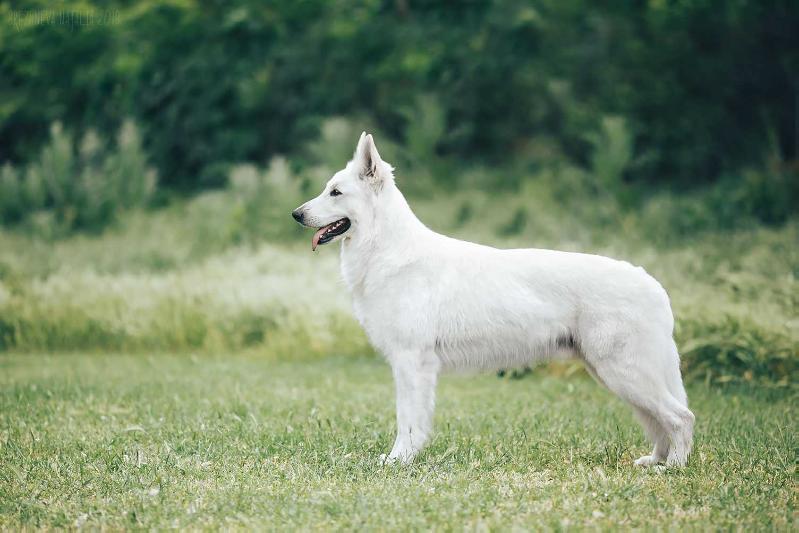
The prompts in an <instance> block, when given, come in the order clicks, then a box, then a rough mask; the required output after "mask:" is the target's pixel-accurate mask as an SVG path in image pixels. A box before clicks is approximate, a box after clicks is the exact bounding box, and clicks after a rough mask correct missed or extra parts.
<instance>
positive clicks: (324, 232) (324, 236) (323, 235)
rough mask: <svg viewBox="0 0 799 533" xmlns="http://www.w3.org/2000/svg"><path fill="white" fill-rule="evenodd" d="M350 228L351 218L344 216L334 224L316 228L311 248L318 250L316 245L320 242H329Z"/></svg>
mask: <svg viewBox="0 0 799 533" xmlns="http://www.w3.org/2000/svg"><path fill="white" fill-rule="evenodd" d="M348 229H350V219H348V218H342V219H340V220H336V221H335V222H333V223H332V224H328V225H327V226H322V227H321V228H319V229H318V230H316V233H314V235H313V239H311V250H316V247H317V246H318V245H320V244H327V243H329V242H330V241H332V240H333V239H335V238H336V237H338V236H339V235H342V234H344V233H345V232H346V231H347V230H348Z"/></svg>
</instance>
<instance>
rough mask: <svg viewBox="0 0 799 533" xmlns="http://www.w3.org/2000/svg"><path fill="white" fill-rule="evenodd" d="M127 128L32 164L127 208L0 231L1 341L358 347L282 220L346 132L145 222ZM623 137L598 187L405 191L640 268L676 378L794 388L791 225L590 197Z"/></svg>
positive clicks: (339, 302)
mask: <svg viewBox="0 0 799 533" xmlns="http://www.w3.org/2000/svg"><path fill="white" fill-rule="evenodd" d="M430 105H432V104H430ZM608 127H609V131H608V132H607V136H608V137H609V138H615V137H614V136H621V137H623V135H622V134H621V133H619V132H618V131H616V132H615V133H613V132H614V131H615V130H614V128H618V127H619V126H618V124H616V125H615V126H614V125H613V123H610V125H609V126H608ZM130 128H131V127H128V129H127V130H125V129H124V128H123V131H122V133H121V134H120V138H119V139H118V141H117V147H120V148H119V149H115V150H112V151H111V152H106V151H105V149H100V148H98V146H99V140H97V139H95V138H93V137H92V136H87V137H86V138H84V139H83V142H82V144H81V147H80V150H79V151H78V152H76V153H74V154H73V153H72V152H71V151H70V149H69V142H67V139H66V137H64V135H65V134H63V132H60V131H55V132H54V140H53V143H52V146H50V147H48V151H47V155H46V157H43V159H42V161H41V162H39V163H37V164H36V165H31V167H30V168H33V169H36V170H34V171H32V172H33V174H31V175H34V176H37V175H43V174H44V171H42V170H40V169H42V168H49V169H51V170H50V171H49V174H48V175H50V178H48V179H50V180H53V181H54V182H59V183H60V181H59V180H65V179H66V177H65V176H60V175H59V172H60V170H59V169H64V168H72V164H67V163H65V162H68V161H72V163H75V161H77V160H80V161H82V163H80V165H79V167H80V168H81V169H82V170H81V172H83V173H84V174H86V173H87V172H88V173H89V174H86V175H87V176H88V175H90V174H91V172H94V171H96V169H98V168H100V167H99V166H98V165H100V163H98V161H101V162H102V165H105V166H106V167H105V168H116V170H114V171H110V172H111V173H112V174H113V175H114V176H116V177H115V178H114V180H115V181H117V182H118V183H117V185H112V186H109V187H110V189H111V190H112V191H115V192H114V194H121V195H123V196H125V197H126V198H130V200H124V201H123V200H120V203H119V204H114V205H119V206H125V208H124V209H120V210H115V211H114V216H115V217H116V218H117V220H118V224H115V225H114V226H113V227H111V228H108V229H106V230H105V231H103V232H102V233H99V234H75V235H72V236H69V237H68V238H63V239H60V240H57V241H55V242H53V241H52V240H50V239H49V238H48V236H47V235H42V234H41V233H36V232H33V233H31V232H25V231H18V230H10V231H9V230H3V231H0V349H6V350H18V351H32V350H52V351H58V350H77V349H80V350H123V351H141V350H177V351H198V350H201V351H220V350H252V351H257V352H260V353H263V354H268V355H269V356H271V357H275V358H297V357H307V356H309V355H310V356H322V355H326V354H332V353H363V352H368V351H369V350H370V349H369V347H368V343H367V342H366V339H365V336H364V335H363V333H362V332H361V331H360V328H359V327H358V325H357V324H356V323H355V321H354V319H353V318H352V315H351V312H350V308H349V303H348V297H347V295H346V290H345V288H344V287H343V286H342V284H341V283H340V282H339V274H338V268H337V251H336V250H335V249H333V248H331V247H322V248H321V249H319V250H318V251H317V252H316V253H311V252H310V250H309V248H310V246H309V244H308V240H309V238H310V232H308V231H304V230H303V229H302V228H300V227H299V226H298V225H297V224H295V223H294V221H293V220H292V219H291V217H290V216H289V213H290V211H291V209H292V208H293V207H295V206H296V205H298V204H299V203H300V202H302V201H303V200H304V199H307V198H308V197H310V196H311V195H315V194H316V192H317V187H318V186H319V185H320V183H321V182H323V181H324V180H326V179H327V178H329V177H330V176H331V175H332V173H333V172H334V171H335V170H337V169H338V168H340V167H341V166H342V165H343V163H344V161H346V158H347V157H349V155H350V154H351V150H352V144H353V139H355V138H357V135H358V134H359V133H360V131H359V130H360V127H357V126H356V124H355V123H354V122H353V121H347V120H344V119H336V120H333V121H329V123H328V124H327V126H326V127H325V128H324V130H323V132H324V137H323V139H322V141H319V142H315V143H312V144H311V145H309V146H308V147H307V152H306V159H305V160H304V161H299V162H298V161H296V160H290V159H287V158H282V157H276V158H273V159H272V160H271V161H270V162H269V163H268V165H266V166H265V167H264V168H261V167H257V166H253V165H241V166H235V167H233V169H232V171H231V173H230V176H229V182H228V186H227V187H226V188H225V189H223V190H218V191H213V192H207V193H204V194H201V195H198V196H196V197H194V198H192V199H190V200H178V201H175V202H173V203H172V204H171V205H169V206H167V207H165V208H162V209H159V210H155V211H149V212H148V211H145V210H142V209H140V208H137V207H135V206H136V205H140V204H141V203H143V202H145V201H146V198H147V197H148V195H149V194H150V193H149V192H148V191H150V187H149V186H148V185H147V183H148V182H147V181H146V180H145V181H139V182H136V180H133V181H134V183H125V184H124V187H128V188H127V189H124V190H125V191H126V192H124V194H123V192H122V191H123V184H122V182H123V181H124V179H123V178H122V176H129V174H127V173H129V172H132V171H133V170H132V169H136V168H139V169H142V168H146V167H143V165H144V164H145V163H144V162H145V158H144V157H143V156H141V152H140V148H139V147H138V146H139V144H138V140H137V137H136V135H135V130H133V129H130ZM622 141H623V139H621V140H619V139H617V140H616V141H613V140H607V143H608V146H607V147H606V148H603V150H608V151H610V152H613V151H616V150H618V151H619V152H620V154H621V155H618V157H617V156H611V154H608V155H607V156H602V158H599V159H603V158H605V159H607V160H608V161H606V163H602V164H600V163H599V162H597V163H596V164H597V165H598V168H599V167H601V168H604V169H605V171H606V172H607V176H606V177H605V178H603V179H604V180H605V184H604V185H602V184H597V183H594V184H593V185H591V181H590V180H591V179H592V178H591V175H590V173H588V172H586V171H585V170H581V169H578V168H575V167H571V166H559V167H557V166H556V167H543V168H540V169H539V170H537V171H535V172H525V171H524V170H523V169H522V170H518V171H516V170H508V169H504V170H490V169H486V168H479V167H477V168H470V169H465V171H464V172H462V173H459V174H457V175H456V176H455V177H454V178H453V179H454V180H456V183H460V184H461V185H460V186H455V187H449V188H447V190H443V189H436V188H426V189H424V192H423V193H421V192H415V193H412V195H411V204H412V207H413V208H414V210H415V211H416V212H417V214H418V215H419V216H420V218H421V219H422V221H424V222H425V223H427V224H428V225H430V226H431V227H432V228H434V229H436V230H438V231H441V232H445V233H448V234H452V235H455V236H457V237H461V238H465V239H469V240H474V241H478V242H482V243H486V244H493V245H497V246H502V247H546V248H557V249H562V250H571V251H583V252H592V253H601V254H604V255H609V256H612V257H617V258H621V259H627V260H629V261H631V262H633V263H636V264H640V265H643V266H644V267H645V268H646V269H647V270H648V271H649V272H651V273H652V274H653V275H654V276H655V277H657V278H658V279H659V280H661V281H662V283H663V284H664V286H665V287H666V288H667V290H668V291H669V294H670V296H671V300H672V304H673V307H674V311H675V315H676V319H677V328H676V335H677V338H678V341H679V344H680V348H681V352H682V354H683V359H684V366H685V371H686V372H687V373H688V374H689V375H692V376H694V377H696V378H699V379H706V380H710V381H730V380H760V381H768V382H770V383H776V384H782V385H786V384H792V383H793V379H794V378H793V376H794V375H795V374H796V371H797V361H798V360H799V356H798V355H797V354H798V353H799V349H797V348H798V344H797V342H798V341H797V340H798V339H799V323H797V320H796V309H797V307H799V301H798V300H797V294H799V291H797V287H796V273H797V272H799V255H798V254H797V251H796V246H795V243H796V242H799V223H797V221H790V220H789V221H787V222H785V223H784V224H783V225H782V227H780V228H776V229H774V228H771V229H770V228H766V227H763V226H761V225H758V224H741V225H737V226H733V227H732V228H730V229H723V230H722V229H719V228H718V227H715V226H711V225H708V226H701V225H694V226H692V224H695V223H694V222H690V221H688V222H685V225H684V226H680V225H679V224H675V223H674V222H673V219H674V218H675V217H676V215H675V212H676V211H675V210H676V209H678V207H679V206H681V205H683V203H684V202H688V201H692V202H699V200H678V199H675V197H672V196H656V197H654V198H652V199H650V200H648V201H645V202H644V203H643V204H642V207H641V208H640V209H629V208H627V207H624V206H621V205H619V203H616V202H607V201H597V191H598V190H600V189H601V188H603V187H604V188H605V189H607V188H608V187H624V186H625V185H624V184H623V182H622V181H620V174H619V173H620V172H621V171H622V169H623V168H624V165H626V164H627V162H626V158H625V157H623V155H624V149H623V145H624V143H623V142H622ZM602 142H605V141H602ZM126 146H127V147H128V148H125V147H126ZM386 146H387V150H386V151H387V153H390V152H391V151H392V150H396V152H395V153H394V156H386V158H387V159H388V160H390V161H392V159H391V158H392V157H398V158H399V160H400V161H402V160H403V157H406V156H407V154H406V156H403V155H401V154H402V149H400V148H398V147H396V146H394V145H391V144H388V145H386ZM603 146H604V145H603ZM614 147H615V148H614ZM381 150H383V145H381ZM428 155H429V154H428ZM70 158H73V159H70ZM394 161H396V160H394ZM394 161H392V162H394ZM613 161H615V163H613ZM406 164H407V165H408V167H407V168H405V167H403V166H400V167H399V168H398V178H397V179H398V183H399V184H400V186H401V188H403V189H404V190H408V189H410V190H411V191H412V192H413V187H407V186H406V185H407V184H408V183H414V182H417V180H418V181H419V182H421V181H424V180H425V179H427V178H426V176H429V172H430V170H429V169H425V168H420V167H419V166H414V165H413V164H412V163H410V162H406ZM91 169H94V170H91ZM456 170H457V169H456ZM506 171H507V172H519V174H518V175H516V176H513V180H515V181H516V182H518V183H519V184H520V185H519V187H518V188H517V189H516V190H512V191H507V192H497V191H491V192H486V191H481V190H479V189H478V188H476V187H472V186H470V185H469V180H470V179H476V180H477V181H480V182H485V181H486V180H496V179H498V177H497V176H498V175H499V174H501V173H502V172H506ZM14 172H16V170H15V169H13V168H11V167H6V168H5V169H4V170H3V173H2V174H0V177H2V179H3V180H4V182H6V181H9V182H10V181H13V179H17V178H13V179H12V178H9V177H8V176H10V175H12V174H13V173H14ZM478 174H480V176H478ZM59 176H60V177H59ZM73 176H74V174H73ZM82 179H85V180H87V183H88V182H91V180H92V179H93V178H89V177H84V178H82ZM15 183H16V182H15ZM20 183H23V184H24V183H27V181H22V182H20ZM42 187H45V186H44V185H43V186H42ZM49 187H50V188H49V189H46V190H47V191H49V192H48V193H47V194H46V195H45V197H46V198H49V199H48V200H46V201H45V203H44V204H42V205H43V206H46V205H50V210H51V211H50V213H51V215H50V216H60V217H62V218H63V217H65V216H66V215H65V214H62V215H55V214H54V213H57V212H58V210H57V209H56V208H55V206H66V205H72V204H71V203H70V202H69V201H66V200H58V201H56V200H55V198H56V196H57V194H56V193H58V194H61V193H63V196H64V197H65V198H67V197H69V198H73V196H71V195H74V194H75V193H74V191H72V190H68V189H67V188H66V187H61V188H59V187H56V186H54V185H53V186H49ZM42 190H45V189H42ZM59 191H61V192H59ZM34 192H35V191H34ZM17 194H18V197H19V195H23V196H24V195H25V194H29V193H28V192H25V191H24V190H22V189H17ZM48 202H49V204H48ZM124 202H128V203H124ZM697 205H699V204H698V203H697ZM82 212H90V211H82ZM76 220H77V219H76ZM691 228H694V229H693V230H692V229H691ZM697 228H701V231H699V230H697ZM681 232H682V233H681ZM677 236H679V237H677Z"/></svg>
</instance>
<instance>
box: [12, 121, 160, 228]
mask: <svg viewBox="0 0 799 533" xmlns="http://www.w3.org/2000/svg"><path fill="white" fill-rule="evenodd" d="M155 186H156V174H155V171H154V170H152V169H151V168H149V167H148V166H147V158H146V156H145V154H144V151H143V149H142V144H141V137H140V135H139V131H138V128H137V127H136V125H135V124H133V123H132V122H130V121H126V122H124V123H123V124H122V127H121V128H120V130H119V134H118V135H117V138H116V142H115V143H114V144H113V146H110V147H108V146H104V144H103V142H102V141H101V140H100V137H99V136H98V135H97V133H96V132H95V131H94V130H88V131H87V132H86V134H85V135H84V136H83V139H82V140H81V142H80V144H79V147H78V149H77V150H76V147H75V144H74V142H73V140H72V138H71V136H70V135H69V134H68V133H66V132H64V130H63V128H62V126H61V124H60V123H58V122H56V123H55V124H53V125H52V127H51V128H50V140H49V142H48V143H47V144H46V145H44V146H43V147H42V150H41V154H40V155H39V157H38V159H37V160H35V161H33V162H31V163H30V164H29V165H28V166H27V168H25V169H24V170H23V169H17V168H15V167H14V166H12V165H11V164H10V163H6V164H5V165H4V166H3V167H2V169H1V170H0V221H1V222H4V223H11V222H28V223H30V224H31V225H32V226H33V227H34V228H35V230H36V231H37V232H38V233H40V234H42V233H43V234H44V235H47V236H50V237H59V236H64V235H66V234H68V233H69V232H70V231H71V230H73V229H89V230H96V229H101V228H102V227H104V226H105V225H107V224H108V223H109V222H111V221H113V219H114V218H115V216H116V215H117V214H118V212H119V211H120V210H122V209H128V208H131V207H137V206H143V205H146V204H147V203H148V201H149V200H150V198H151V196H152V195H153V193H154V192H155Z"/></svg>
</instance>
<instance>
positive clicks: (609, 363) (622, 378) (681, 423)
mask: <svg viewBox="0 0 799 533" xmlns="http://www.w3.org/2000/svg"><path fill="white" fill-rule="evenodd" d="M669 342H670V343H671V340H670V339H669ZM672 344H673V343H672ZM613 345H614V346H615V347H616V348H617V351H615V352H610V351H602V350H601V349H598V350H595V351H593V352H589V351H588V350H586V348H587V347H590V346H592V345H591V344H590V343H585V344H584V345H583V355H584V357H585V359H586V362H587V363H588V364H590V366H591V367H592V370H593V372H594V373H596V375H597V378H598V379H599V380H600V381H601V382H602V383H603V384H604V385H605V386H606V387H607V388H608V389H610V390H611V391H613V392H614V393H616V394H617V395H618V396H619V397H621V398H622V399H624V400H626V401H627V402H629V403H630V404H632V406H633V407H634V408H635V411H636V415H637V417H638V419H639V421H640V422H641V423H642V425H643V426H644V429H645V431H646V432H647V435H648V436H649V437H650V439H652V440H653V441H654V444H655V447H654V450H653V452H652V455H648V456H644V457H641V458H640V459H639V460H638V461H636V464H639V465H642V466H648V465H652V464H655V463H657V462H660V461H662V460H663V459H665V460H666V464H667V465H679V466H682V465H684V464H685V463H686V461H687V460H688V454H689V453H690V452H691V443H692V436H693V425H694V415H693V413H691V411H690V410H689V409H688V407H687V405H686V403H685V400H684V396H683V397H679V396H680V394H679V392H680V391H683V392H682V394H683V395H684V389H682V378H681V377H680V369H679V359H678V358H677V357H676V352H675V353H672V352H671V351H670V350H667V345H666V343H659V342H656V341H655V342H649V341H647V340H644V339H642V338H640V337H627V338H625V339H623V342H615V343H613ZM595 346H602V345H601V344H598V345H595ZM677 383H679V391H678V390H677V388H676V385H677ZM675 393H676V394H677V395H678V396H677V397H675Z"/></svg>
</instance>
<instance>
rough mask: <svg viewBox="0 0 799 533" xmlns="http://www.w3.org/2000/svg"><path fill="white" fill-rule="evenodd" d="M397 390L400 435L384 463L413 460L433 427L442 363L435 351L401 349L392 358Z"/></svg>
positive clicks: (383, 458) (390, 359)
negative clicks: (437, 385)
mask: <svg viewBox="0 0 799 533" xmlns="http://www.w3.org/2000/svg"><path fill="white" fill-rule="evenodd" d="M389 361H390V363H391V369H392V372H393V374H394V384H395V386H396V391H397V438H396V440H395V441H394V447H393V448H392V449H391V453H390V454H389V455H388V457H385V456H382V457H381V460H382V461H383V462H394V461H401V462H403V463H409V462H411V461H412V460H413V458H414V457H415V456H416V454H417V453H419V451H421V449H422V448H423V447H424V445H425V444H426V443H427V440H428V439H429V438H430V434H431V432H432V429H433V411H434V408H435V391H436V382H437V381H438V373H439V370H440V368H441V363H440V361H439V359H438V356H437V355H436V354H435V352H434V351H432V350H429V351H419V352H416V351H401V352H397V353H395V354H392V355H391V357H390V358H389Z"/></svg>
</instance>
